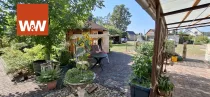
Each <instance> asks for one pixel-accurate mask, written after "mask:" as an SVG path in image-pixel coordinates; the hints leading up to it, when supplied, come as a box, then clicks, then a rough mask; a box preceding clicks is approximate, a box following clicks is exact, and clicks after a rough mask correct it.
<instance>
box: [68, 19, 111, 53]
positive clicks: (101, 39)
mask: <svg viewBox="0 0 210 97" xmlns="http://www.w3.org/2000/svg"><path fill="white" fill-rule="evenodd" d="M88 25H89V28H83V29H71V30H69V32H68V33H67V34H66V41H67V42H68V43H69V44H70V45H69V51H70V52H72V53H75V51H76V48H77V47H75V45H74V43H75V42H77V38H78V37H82V33H85V32H89V34H90V37H91V39H92V45H99V47H100V48H102V49H103V50H104V51H105V52H109V32H108V31H107V30H106V29H105V28H104V27H102V26H100V25H98V24H96V23H94V22H88Z"/></svg>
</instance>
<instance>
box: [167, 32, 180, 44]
mask: <svg viewBox="0 0 210 97" xmlns="http://www.w3.org/2000/svg"><path fill="white" fill-rule="evenodd" d="M168 40H173V41H175V43H176V45H178V44H179V35H176V34H168Z"/></svg>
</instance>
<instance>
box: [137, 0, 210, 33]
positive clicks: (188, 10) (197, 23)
mask: <svg viewBox="0 0 210 97" xmlns="http://www.w3.org/2000/svg"><path fill="white" fill-rule="evenodd" d="M136 1H137V2H138V3H139V4H140V5H141V6H142V8H143V9H144V10H146V11H147V13H148V14H150V16H151V17H152V18H153V19H155V14H156V13H155V5H154V4H155V3H154V2H155V1H156V0H136ZM157 1H158V0H157ZM159 3H160V5H161V8H162V12H161V16H162V17H164V18H165V24H166V26H167V28H168V30H173V29H184V28H194V27H206V26H210V8H209V6H210V0H159Z"/></svg>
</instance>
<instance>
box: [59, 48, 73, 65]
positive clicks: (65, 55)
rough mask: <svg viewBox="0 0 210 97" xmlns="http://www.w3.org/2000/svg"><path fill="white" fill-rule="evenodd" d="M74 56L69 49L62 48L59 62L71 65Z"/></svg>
mask: <svg viewBox="0 0 210 97" xmlns="http://www.w3.org/2000/svg"><path fill="white" fill-rule="evenodd" d="M72 58H73V56H72V55H71V54H70V52H69V51H67V50H62V51H61V55H60V57H59V62H60V65H61V66H65V65H69V64H70V63H71V59H72Z"/></svg>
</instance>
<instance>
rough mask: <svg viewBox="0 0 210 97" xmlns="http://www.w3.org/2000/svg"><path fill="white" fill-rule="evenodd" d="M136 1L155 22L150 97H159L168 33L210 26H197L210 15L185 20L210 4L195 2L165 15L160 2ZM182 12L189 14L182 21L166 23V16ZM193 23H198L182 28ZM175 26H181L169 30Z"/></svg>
mask: <svg viewBox="0 0 210 97" xmlns="http://www.w3.org/2000/svg"><path fill="white" fill-rule="evenodd" d="M136 1H137V2H138V3H139V4H140V5H141V6H142V8H143V9H144V10H145V11H146V12H147V13H148V14H149V15H150V16H151V17H152V18H153V19H154V20H155V38H154V55H153V60H152V74H151V77H152V78H151V80H152V87H151V90H150V97H157V96H158V95H157V93H158V88H157V85H158V82H157V80H158V77H159V76H160V74H161V73H162V71H163V64H164V59H165V58H166V57H165V53H164V44H165V43H164V41H165V40H166V39H167V35H168V31H169V30H177V29H180V28H183V27H185V28H197V27H206V26H210V25H206V24H209V23H210V22H206V23H200V24H197V23H199V22H200V21H202V20H208V19H210V17H209V16H210V15H208V16H206V17H205V18H199V19H194V20H185V19H186V18H187V17H188V16H189V14H190V13H191V12H192V11H193V10H197V9H201V8H206V7H209V6H210V3H206V4H202V5H198V3H199V2H200V0H195V2H194V3H193V5H192V7H189V8H184V9H179V10H175V11H171V12H167V13H163V10H162V6H161V4H160V1H159V0H136ZM182 12H187V14H186V15H185V17H184V18H183V19H182V20H181V21H179V22H174V23H168V24H167V23H166V20H165V16H168V15H174V14H178V13H182ZM193 21H197V22H195V23H194V24H191V25H185V26H181V23H186V22H193ZM174 24H179V25H178V26H177V27H171V28H167V26H168V25H174ZM158 66H160V72H158V73H157V67H158Z"/></svg>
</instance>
